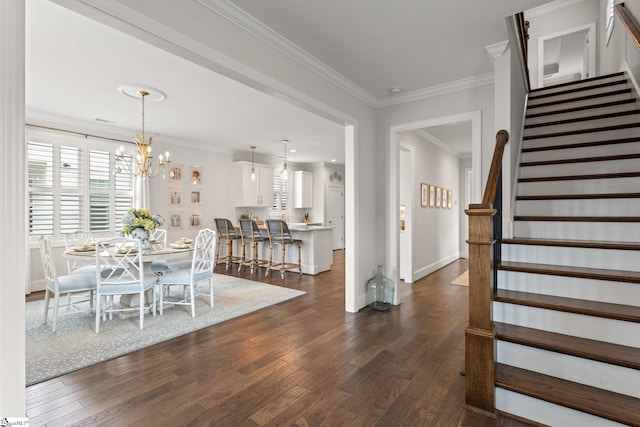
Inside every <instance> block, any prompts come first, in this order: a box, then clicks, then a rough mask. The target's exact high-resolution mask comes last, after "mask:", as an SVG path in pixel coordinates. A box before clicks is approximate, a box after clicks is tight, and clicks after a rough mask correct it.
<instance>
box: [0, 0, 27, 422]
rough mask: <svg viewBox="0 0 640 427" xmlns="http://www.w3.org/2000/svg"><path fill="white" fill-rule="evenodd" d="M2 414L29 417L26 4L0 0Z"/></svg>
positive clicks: (0, 321)
mask: <svg viewBox="0 0 640 427" xmlns="http://www.w3.org/2000/svg"><path fill="white" fill-rule="evenodd" d="M0 28H1V29H2V30H1V31H2V35H1V36H0V93H1V96H0V138H1V140H0V158H1V159H2V168H1V169H0V171H1V172H0V175H1V179H0V192H1V194H2V200H3V202H2V203H0V230H1V233H2V234H1V235H2V242H3V244H2V245H0V331H1V334H0V417H24V416H25V336H24V327H25V318H24V316H25V299H24V296H25V289H26V283H27V271H28V270H27V265H28V259H29V251H28V245H27V230H26V220H25V217H26V210H25V207H26V199H25V158H24V157H25V155H24V108H25V106H24V96H25V95H24V93H25V89H24V75H25V65H24V61H25V35H24V32H25V2H24V0H2V1H0Z"/></svg>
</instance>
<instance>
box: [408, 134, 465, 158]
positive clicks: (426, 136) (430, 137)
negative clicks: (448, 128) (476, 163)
mask: <svg viewBox="0 0 640 427" xmlns="http://www.w3.org/2000/svg"><path fill="white" fill-rule="evenodd" d="M414 132H415V133H416V134H417V135H418V136H420V137H421V138H422V139H425V140H427V141H429V142H431V143H433V144H435V145H437V146H438V147H440V148H441V149H442V150H443V151H446V152H447V153H449V154H451V155H452V156H454V157H458V158H459V157H460V155H459V154H458V153H457V152H456V151H454V150H452V149H451V147H449V145H448V144H446V143H445V142H443V141H442V140H440V139H438V138H436V137H435V136H433V135H432V134H430V133H429V132H427V131H426V130H424V129H419V130H416V131H414Z"/></svg>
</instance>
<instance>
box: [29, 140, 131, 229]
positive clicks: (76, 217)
mask: <svg viewBox="0 0 640 427" xmlns="http://www.w3.org/2000/svg"><path fill="white" fill-rule="evenodd" d="M27 138H28V142H27V169H28V174H29V178H28V185H29V234H30V235H31V236H39V235H45V234H46V235H53V236H57V237H60V236H61V235H62V234H64V233H70V232H73V231H76V230H89V231H91V232H92V233H113V232H116V231H118V230H119V229H120V226H121V219H122V217H123V215H124V214H125V212H126V211H127V209H129V208H130V207H131V206H132V205H133V177H131V176H130V175H128V174H116V175H115V176H114V175H113V174H112V171H111V167H112V163H113V158H112V153H111V152H110V151H107V150H105V143H104V142H103V141H100V142H98V141H90V140H86V139H84V138H81V137H78V136H74V135H65V134H58V133H52V132H44V131H36V130H32V129H29V130H28V132H27ZM114 151H115V146H114Z"/></svg>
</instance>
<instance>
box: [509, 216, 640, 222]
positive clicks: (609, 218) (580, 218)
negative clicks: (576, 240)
mask: <svg viewBox="0 0 640 427" xmlns="http://www.w3.org/2000/svg"><path fill="white" fill-rule="evenodd" d="M513 220H514V221H545V222H551V221H554V222H640V217H639V216H545V215H516V216H514V217H513Z"/></svg>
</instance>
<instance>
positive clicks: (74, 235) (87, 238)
mask: <svg viewBox="0 0 640 427" xmlns="http://www.w3.org/2000/svg"><path fill="white" fill-rule="evenodd" d="M92 242H93V236H92V234H91V232H89V231H81V230H77V231H73V232H71V233H65V234H64V245H65V250H67V251H68V250H70V249H71V248H73V247H75V246H81V245H88V244H90V243H92ZM87 265H91V266H95V263H94V262H93V260H91V261H89V262H85V261H79V260H74V259H67V273H69V274H72V273H74V272H76V270H78V269H81V270H80V271H77V273H78V274H91V273H92V270H88V269H82V267H85V266H87Z"/></svg>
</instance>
